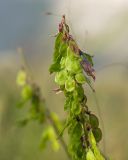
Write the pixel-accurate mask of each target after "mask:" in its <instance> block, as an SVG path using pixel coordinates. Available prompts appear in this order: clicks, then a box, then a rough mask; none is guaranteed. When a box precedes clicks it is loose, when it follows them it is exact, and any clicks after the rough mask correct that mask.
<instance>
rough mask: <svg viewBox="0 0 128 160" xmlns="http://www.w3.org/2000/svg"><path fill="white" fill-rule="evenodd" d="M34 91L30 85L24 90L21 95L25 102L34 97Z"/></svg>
mask: <svg viewBox="0 0 128 160" xmlns="http://www.w3.org/2000/svg"><path fill="white" fill-rule="evenodd" d="M32 94H33V90H32V87H31V86H30V85H28V84H27V85H25V86H24V87H23V89H22V92H21V95H22V98H23V99H24V100H28V99H30V98H31V97H32Z"/></svg>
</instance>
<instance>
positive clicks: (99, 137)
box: [92, 128, 102, 143]
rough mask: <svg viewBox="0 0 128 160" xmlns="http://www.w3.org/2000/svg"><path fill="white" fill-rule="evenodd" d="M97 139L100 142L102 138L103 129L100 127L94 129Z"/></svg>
mask: <svg viewBox="0 0 128 160" xmlns="http://www.w3.org/2000/svg"><path fill="white" fill-rule="evenodd" d="M92 132H93V134H94V137H95V140H96V142H97V143H98V142H99V141H100V140H101V139H102V131H101V129H100V128H96V129H93V130H92Z"/></svg>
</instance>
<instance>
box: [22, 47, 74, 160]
mask: <svg viewBox="0 0 128 160" xmlns="http://www.w3.org/2000/svg"><path fill="white" fill-rule="evenodd" d="M20 54H21V57H22V60H23V64H24V67H25V68H26V69H27V71H28V73H29V75H30V76H31V77H32V78H33V75H32V73H31V70H30V67H29V65H28V63H27V61H26V58H25V55H24V53H23V51H22V49H20ZM33 79H34V78H33ZM36 86H38V88H39V89H40V87H39V85H37V84H36ZM40 100H41V102H42V103H43V104H44V103H45V100H44V98H43V96H42V93H41V92H40ZM45 110H46V116H47V119H48V120H49V122H50V123H51V125H52V126H53V128H54V130H55V133H56V135H57V136H58V135H59V130H58V128H57V126H56V124H55V122H54V120H53V119H52V117H51V111H50V110H49V108H47V107H46V106H45ZM60 142H61V145H62V147H63V149H64V151H65V153H66V155H67V157H68V159H72V158H71V156H70V154H69V152H68V149H67V145H66V143H65V141H64V139H63V138H62V137H61V138H60Z"/></svg>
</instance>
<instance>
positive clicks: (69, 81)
mask: <svg viewBox="0 0 128 160" xmlns="http://www.w3.org/2000/svg"><path fill="white" fill-rule="evenodd" d="M65 89H66V90H67V91H68V92H72V91H73V90H74V89H75V81H74V79H72V78H71V77H68V79H67V80H66V82H65Z"/></svg>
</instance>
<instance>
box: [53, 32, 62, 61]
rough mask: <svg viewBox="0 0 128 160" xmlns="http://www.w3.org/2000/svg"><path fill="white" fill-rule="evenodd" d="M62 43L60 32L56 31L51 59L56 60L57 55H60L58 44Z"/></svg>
mask: <svg viewBox="0 0 128 160" xmlns="http://www.w3.org/2000/svg"><path fill="white" fill-rule="evenodd" d="M61 43H62V33H58V35H57V37H56V41H55V47H54V54H53V61H54V62H56V61H57V59H58V57H59V56H60V52H59V49H60V46H61Z"/></svg>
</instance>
